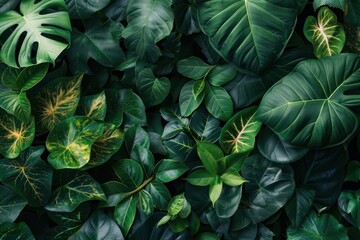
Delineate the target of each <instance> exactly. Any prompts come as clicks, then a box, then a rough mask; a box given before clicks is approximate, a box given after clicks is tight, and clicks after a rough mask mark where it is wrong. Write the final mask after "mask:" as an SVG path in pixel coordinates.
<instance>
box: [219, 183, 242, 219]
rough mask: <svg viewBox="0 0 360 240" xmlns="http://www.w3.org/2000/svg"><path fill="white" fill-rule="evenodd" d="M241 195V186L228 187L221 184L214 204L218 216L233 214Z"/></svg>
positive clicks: (226, 216) (225, 216) (227, 216)
mask: <svg viewBox="0 0 360 240" xmlns="http://www.w3.org/2000/svg"><path fill="white" fill-rule="evenodd" d="M224 183H225V182H224ZM241 197H242V186H237V187H229V186H226V185H223V188H222V191H221V195H220V197H219V199H218V200H217V201H216V203H215V205H214V209H215V212H216V215H217V216H218V217H220V218H229V217H231V216H233V215H234V214H235V212H236V210H237V209H238V208H239V204H240V200H241Z"/></svg>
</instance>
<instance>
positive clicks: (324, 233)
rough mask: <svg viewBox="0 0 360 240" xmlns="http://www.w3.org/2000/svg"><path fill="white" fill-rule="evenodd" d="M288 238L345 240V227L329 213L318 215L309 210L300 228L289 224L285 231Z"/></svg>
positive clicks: (295, 239) (298, 239) (296, 239)
mask: <svg viewBox="0 0 360 240" xmlns="http://www.w3.org/2000/svg"><path fill="white" fill-rule="evenodd" d="M286 233H287V239H289V240H300V239H301V240H310V239H311V240H312V239H328V240H335V239H337V240H347V239H349V238H348V236H347V234H346V228H345V227H344V226H343V225H341V224H340V223H339V222H338V221H337V219H336V218H335V217H333V216H332V215H330V214H326V213H325V214H322V215H321V216H320V217H319V216H317V215H316V213H315V212H313V211H311V212H310V213H309V214H308V216H307V217H306V218H305V219H304V222H303V224H302V225H301V227H300V228H298V229H297V228H296V227H295V226H290V227H289V228H288V229H287V231H286Z"/></svg>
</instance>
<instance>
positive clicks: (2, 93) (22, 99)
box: [0, 85, 31, 121]
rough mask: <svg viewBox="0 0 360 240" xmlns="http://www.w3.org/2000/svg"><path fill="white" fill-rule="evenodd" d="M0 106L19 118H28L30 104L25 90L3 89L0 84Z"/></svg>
mask: <svg viewBox="0 0 360 240" xmlns="http://www.w3.org/2000/svg"><path fill="white" fill-rule="evenodd" d="M0 108H2V109H4V110H5V111H6V112H7V113H9V114H11V115H14V116H15V117H17V118H18V119H20V120H23V121H28V120H29V119H30V114H31V105H30V102H29V100H28V98H27V97H26V93H25V92H20V93H19V92H18V91H14V90H11V89H4V88H2V86H1V85H0Z"/></svg>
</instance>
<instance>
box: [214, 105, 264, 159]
mask: <svg viewBox="0 0 360 240" xmlns="http://www.w3.org/2000/svg"><path fill="white" fill-rule="evenodd" d="M256 110H257V107H256V106H254V107H249V108H246V109H244V110H242V111H240V112H238V113H237V114H236V115H235V116H233V117H232V118H231V119H230V120H229V121H228V122H227V123H226V124H225V126H224V127H223V129H222V130H221V134H220V146H221V147H222V149H223V150H224V151H225V152H226V153H227V154H229V153H245V152H249V151H251V150H252V149H253V148H254V146H255V137H256V135H257V134H258V132H259V131H260V128H261V124H262V123H261V122H260V121H259V120H258V119H257V118H255V113H256Z"/></svg>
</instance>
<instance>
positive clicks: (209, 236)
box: [195, 232, 220, 240]
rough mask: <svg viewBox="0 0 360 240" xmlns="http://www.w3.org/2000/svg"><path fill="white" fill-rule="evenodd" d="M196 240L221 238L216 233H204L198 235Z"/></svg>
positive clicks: (216, 239)
mask: <svg viewBox="0 0 360 240" xmlns="http://www.w3.org/2000/svg"><path fill="white" fill-rule="evenodd" d="M195 240H220V238H219V236H218V235H216V234H214V233H211V232H202V233H199V234H197V235H196V237H195Z"/></svg>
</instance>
